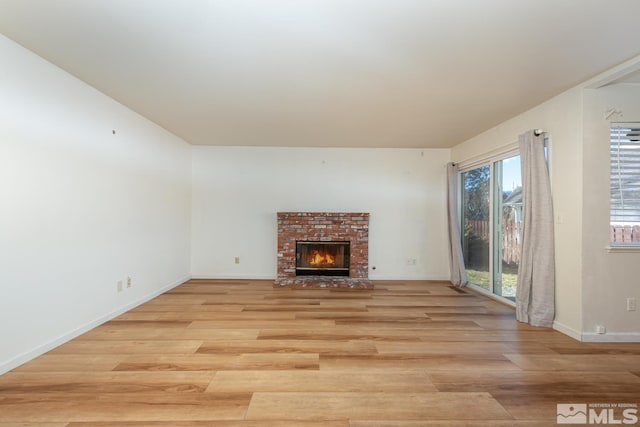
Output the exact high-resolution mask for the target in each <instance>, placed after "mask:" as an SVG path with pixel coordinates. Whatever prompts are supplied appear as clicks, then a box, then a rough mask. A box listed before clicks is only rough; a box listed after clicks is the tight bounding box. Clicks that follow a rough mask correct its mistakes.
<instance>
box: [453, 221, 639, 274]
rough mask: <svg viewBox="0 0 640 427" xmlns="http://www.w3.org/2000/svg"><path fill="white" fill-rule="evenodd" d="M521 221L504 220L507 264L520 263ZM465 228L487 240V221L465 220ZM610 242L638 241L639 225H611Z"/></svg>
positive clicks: (504, 246) (503, 235)
mask: <svg viewBox="0 0 640 427" xmlns="http://www.w3.org/2000/svg"><path fill="white" fill-rule="evenodd" d="M521 224H522V223H521V222H519V221H515V220H513V219H509V220H504V222H503V233H502V260H503V261H504V262H505V263H507V264H513V263H515V264H518V263H520V227H521ZM465 229H467V230H468V232H470V233H472V234H473V235H475V237H477V238H479V239H482V240H484V241H486V242H488V241H489V221H467V222H466V224H465ZM610 240H611V243H640V225H611V226H610Z"/></svg>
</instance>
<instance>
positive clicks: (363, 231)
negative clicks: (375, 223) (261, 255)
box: [274, 212, 373, 289]
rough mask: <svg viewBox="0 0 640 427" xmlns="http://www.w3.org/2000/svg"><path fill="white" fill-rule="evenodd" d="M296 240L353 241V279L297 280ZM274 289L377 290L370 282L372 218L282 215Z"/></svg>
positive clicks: (331, 214)
mask: <svg viewBox="0 0 640 427" xmlns="http://www.w3.org/2000/svg"><path fill="white" fill-rule="evenodd" d="M296 240H306V241H319V242H326V241H332V240H343V241H349V242H350V243H351V255H350V259H349V264H350V267H349V277H329V276H313V277H311V276H302V277H301V276H296V259H295V258H296ZM274 286H276V287H291V288H358V289H373V283H372V282H371V281H370V280H369V214H368V213H361V212H278V278H277V279H276V281H275V284H274Z"/></svg>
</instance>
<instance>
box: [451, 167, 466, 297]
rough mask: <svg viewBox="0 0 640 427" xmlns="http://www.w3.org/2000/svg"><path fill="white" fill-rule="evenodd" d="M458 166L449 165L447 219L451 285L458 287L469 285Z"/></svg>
mask: <svg viewBox="0 0 640 427" xmlns="http://www.w3.org/2000/svg"><path fill="white" fill-rule="evenodd" d="M458 176H459V174H458V165H456V164H455V163H448V164H447V218H448V221H449V266H450V268H451V283H453V284H454V285H457V286H465V285H466V284H467V271H466V270H465V268H464V258H463V256H462V240H461V239H460V221H459V217H458V188H459V184H458Z"/></svg>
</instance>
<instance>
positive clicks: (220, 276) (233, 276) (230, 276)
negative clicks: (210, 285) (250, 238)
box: [191, 274, 276, 280]
mask: <svg viewBox="0 0 640 427" xmlns="http://www.w3.org/2000/svg"><path fill="white" fill-rule="evenodd" d="M191 278H192V279H205V280H216V279H223V280H224V279H227V280H276V277H275V276H261V275H255V276H252V275H250V274H216V275H215V276H212V275H209V274H194V275H192V276H191Z"/></svg>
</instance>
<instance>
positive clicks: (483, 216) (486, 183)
mask: <svg viewBox="0 0 640 427" xmlns="http://www.w3.org/2000/svg"><path fill="white" fill-rule="evenodd" d="M490 178H491V168H490V166H489V165H487V166H481V167H479V168H475V169H472V170H469V171H467V172H463V173H462V180H461V181H462V210H461V211H462V224H463V227H464V229H463V233H462V235H463V237H462V251H463V256H464V263H465V266H466V270H467V276H468V279H469V282H470V283H473V284H475V285H477V286H480V287H482V288H484V289H486V290H488V291H490V290H491V271H490V257H489V248H490V244H489V241H490V236H491V231H490V206H491V205H490V192H491V186H490Z"/></svg>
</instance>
